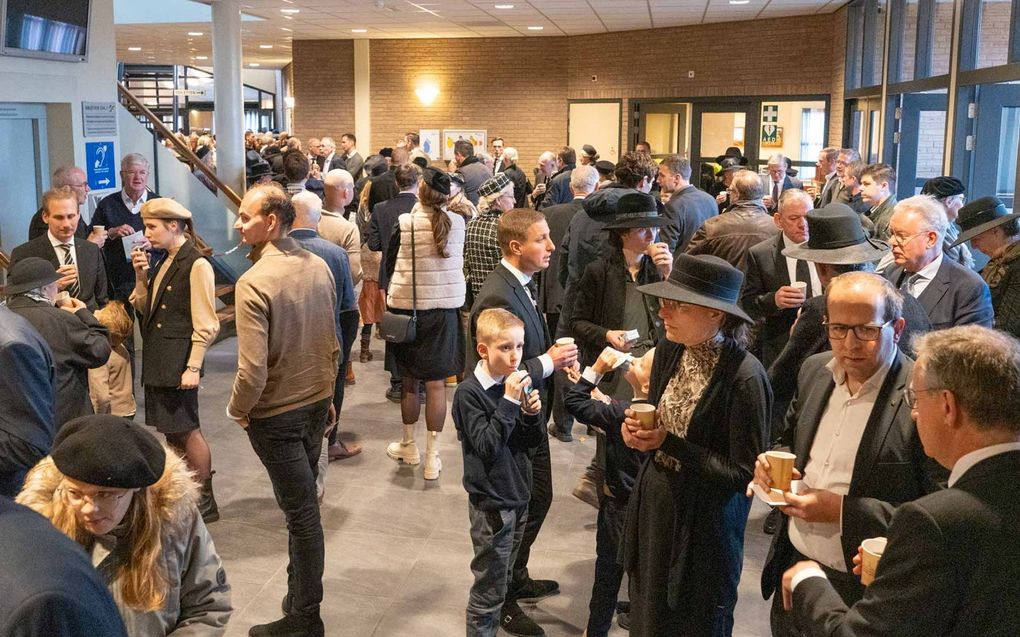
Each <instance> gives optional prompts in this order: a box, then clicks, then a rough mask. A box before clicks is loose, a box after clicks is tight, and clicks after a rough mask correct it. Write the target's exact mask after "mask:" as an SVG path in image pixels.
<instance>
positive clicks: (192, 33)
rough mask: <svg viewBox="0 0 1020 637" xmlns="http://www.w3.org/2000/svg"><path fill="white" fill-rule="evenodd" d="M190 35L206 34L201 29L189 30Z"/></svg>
mask: <svg viewBox="0 0 1020 637" xmlns="http://www.w3.org/2000/svg"><path fill="white" fill-rule="evenodd" d="M188 35H193V36H195V37H198V36H200V35H205V34H204V33H202V32H201V31H188Z"/></svg>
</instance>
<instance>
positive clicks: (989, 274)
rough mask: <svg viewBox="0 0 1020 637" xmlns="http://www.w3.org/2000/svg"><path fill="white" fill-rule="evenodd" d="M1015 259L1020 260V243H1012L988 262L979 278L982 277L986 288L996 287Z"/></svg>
mask: <svg viewBox="0 0 1020 637" xmlns="http://www.w3.org/2000/svg"><path fill="white" fill-rule="evenodd" d="M1017 259H1020V241H1014V242H1013V243H1012V244H1011V245H1010V246H1009V247H1008V248H1006V249H1005V250H1004V251H1003V253H1002V254H1000V255H999V256H997V257H995V258H994V259H992V260H991V261H989V262H988V265H986V266H985V267H984V269H982V270H981V276H982V277H984V280H985V283H987V284H988V287H990V288H994V287H998V285H999V283H1001V282H1002V278H1003V277H1004V276H1006V272H1007V271H1008V270H1009V264H1010V263H1012V262H1013V261H1016V260H1017Z"/></svg>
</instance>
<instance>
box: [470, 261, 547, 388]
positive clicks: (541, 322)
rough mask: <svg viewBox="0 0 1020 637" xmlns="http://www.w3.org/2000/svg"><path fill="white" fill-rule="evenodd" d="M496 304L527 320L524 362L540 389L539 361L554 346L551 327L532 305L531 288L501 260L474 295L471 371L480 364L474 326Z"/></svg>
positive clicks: (535, 385)
mask: <svg viewBox="0 0 1020 637" xmlns="http://www.w3.org/2000/svg"><path fill="white" fill-rule="evenodd" d="M494 307H501V308H503V309H505V310H509V311H510V312H512V313H513V314H514V315H516V316H517V318H519V319H521V320H522V321H524V353H523V358H524V362H523V363H522V365H523V367H524V368H525V369H527V370H528V375H530V376H531V383H532V385H533V386H534V387H535V389H541V388H542V387H544V386H545V378H544V373H543V372H544V370H543V369H542V362H541V361H540V360H538V357H539V356H541V355H542V354H545V352H546V350H548V349H549V348H550V347H552V339H550V338H549V327H548V326H547V325H546V323H545V319H544V318H543V317H542V316H541V315H540V314H539V312H538V310H537V309H536V308H535V306H534V305H532V304H531V299H530V298H529V297H528V291H527V290H525V289H524V286H523V285H521V282H520V281H518V280H517V277H515V276H514V275H513V273H511V272H510V270H507V269H506V266H504V265H503V264H502V263H500V264H499V265H497V266H496V269H495V270H493V271H492V272H490V273H489V276H488V277H486V278H485V283H483V284H482V289H481V290H479V291H478V296H476V297H475V302H474V304H472V306H471V324H470V334H471V339H470V341H469V343H468V356H467V360H468V371H469V372H470V371H471V370H474V368H475V365H476V364H477V363H478V350H477V349H476V348H475V343H476V342H477V341H476V340H475V326H476V325H477V323H478V315H479V314H481V313H482V310H488V309H490V308H494Z"/></svg>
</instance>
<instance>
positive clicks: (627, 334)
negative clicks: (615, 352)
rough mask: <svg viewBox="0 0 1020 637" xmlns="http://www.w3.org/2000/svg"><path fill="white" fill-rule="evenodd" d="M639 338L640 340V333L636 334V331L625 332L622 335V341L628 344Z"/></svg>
mask: <svg viewBox="0 0 1020 637" xmlns="http://www.w3.org/2000/svg"><path fill="white" fill-rule="evenodd" d="M639 338H641V332H638V331H637V330H627V331H626V332H624V333H623V339H624V340H625V341H627V342H628V343H629V342H631V341H636V340H638V339H639Z"/></svg>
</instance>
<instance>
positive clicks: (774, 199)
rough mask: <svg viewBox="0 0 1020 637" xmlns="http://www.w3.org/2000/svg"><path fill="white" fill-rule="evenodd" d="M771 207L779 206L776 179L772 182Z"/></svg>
mask: <svg viewBox="0 0 1020 637" xmlns="http://www.w3.org/2000/svg"><path fill="white" fill-rule="evenodd" d="M772 207H773V208H778V207H779V182H778V181H773V182H772Z"/></svg>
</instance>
